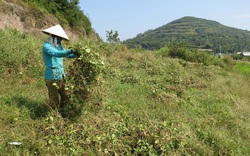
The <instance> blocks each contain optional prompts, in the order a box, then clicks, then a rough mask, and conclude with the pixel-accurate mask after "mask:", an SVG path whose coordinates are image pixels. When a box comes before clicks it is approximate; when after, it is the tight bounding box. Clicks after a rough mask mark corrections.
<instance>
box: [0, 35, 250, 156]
mask: <svg viewBox="0 0 250 156" xmlns="http://www.w3.org/2000/svg"><path fill="white" fill-rule="evenodd" d="M0 34H1V36H0V38H1V39H2V41H4V42H1V43H0V51H1V54H0V57H1V60H2V62H1V63H0V66H1V71H0V72H1V79H0V93H1V95H0V108H1V109H0V120H1V122H0V155H20V156H21V155H25V156H29V155H42V156H44V155H77V156H78V155H211V156H213V155H223V156H224V155H230V156H235V155H243V156H244V155H245V156H247V155H250V122H249V120H250V105H249V103H250V97H249V87H250V83H249V75H248V74H246V73H249V70H248V69H250V66H249V65H248V64H247V63H236V64H235V65H234V67H231V69H230V68H225V69H224V68H221V67H219V66H216V65H204V64H202V63H194V62H189V61H185V60H182V59H178V58H175V59H173V58H170V57H165V56H162V55H161V56H160V55H156V54H155V53H154V52H150V51H141V50H126V48H124V47H123V46H116V45H108V44H104V43H97V42H92V41H90V40H86V39H83V41H82V42H83V43H85V44H86V45H88V46H89V47H91V49H92V50H94V51H96V52H99V53H100V54H101V55H102V56H103V58H104V63H105V69H104V72H103V73H102V79H101V81H102V85H101V86H100V88H96V89H95V91H96V92H98V94H99V95H100V96H101V97H98V98H100V99H101V100H100V99H96V98H97V97H95V96H94V97H93V98H92V99H90V100H89V101H88V102H86V103H74V105H81V108H82V113H81V114H80V115H75V116H68V117H62V116H61V115H60V114H57V113H55V112H53V111H51V110H50V109H49V108H48V107H47V101H48V96H47V90H46V87H45V84H44V80H43V68H44V67H43V62H42V56H41V46H42V43H43V41H42V40H40V39H35V38H34V37H33V36H29V35H28V34H20V33H18V32H16V31H13V30H8V31H0ZM13 36H14V37H13ZM10 43H16V44H10ZM70 44H73V43H68V44H67V45H66V46H70ZM65 61H66V62H65V67H66V71H68V68H67V66H68V65H69V64H71V63H72V61H73V60H65ZM100 93H101V94H100ZM68 111H72V112H74V110H70V109H69V110H68ZM15 141H17V142H21V143H22V144H21V145H19V146H15V145H10V143H11V142H15Z"/></svg>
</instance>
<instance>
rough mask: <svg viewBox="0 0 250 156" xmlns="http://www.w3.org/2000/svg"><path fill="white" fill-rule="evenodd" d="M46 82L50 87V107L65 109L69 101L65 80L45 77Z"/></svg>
mask: <svg viewBox="0 0 250 156" xmlns="http://www.w3.org/2000/svg"><path fill="white" fill-rule="evenodd" d="M45 83H46V86H47V88H48V93H49V100H50V107H51V108H52V109H54V110H59V109H63V108H64V107H65V106H66V104H67V103H68V102H69V96H68V94H67V92H66V90H65V81H64V80H47V79H45Z"/></svg>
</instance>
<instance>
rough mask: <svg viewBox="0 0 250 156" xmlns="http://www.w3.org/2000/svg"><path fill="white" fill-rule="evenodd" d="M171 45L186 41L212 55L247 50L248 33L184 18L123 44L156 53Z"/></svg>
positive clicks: (197, 19) (210, 21)
mask: <svg viewBox="0 0 250 156" xmlns="http://www.w3.org/2000/svg"><path fill="white" fill-rule="evenodd" d="M173 42H186V43H187V44H189V45H190V46H191V47H193V48H198V49H212V50H213V51H214V52H226V53H227V52H229V53H233V52H237V51H244V50H245V51H249V50H250V31H247V30H241V29H236V28H232V27H228V26H225V25H222V24H220V23H219V22H216V21H212V20H207V19H202V18H196V17H190V16H187V17H183V18H180V19H177V20H174V21H172V22H170V23H168V24H166V25H163V26H161V27H159V28H157V29H154V30H148V31H146V32H144V33H142V34H138V35H137V36H136V37H135V38H132V39H128V40H126V41H124V42H123V43H124V44H126V45H127V47H128V48H136V47H141V48H143V49H150V50H156V49H160V48H161V47H163V46H166V45H168V44H171V43H173Z"/></svg>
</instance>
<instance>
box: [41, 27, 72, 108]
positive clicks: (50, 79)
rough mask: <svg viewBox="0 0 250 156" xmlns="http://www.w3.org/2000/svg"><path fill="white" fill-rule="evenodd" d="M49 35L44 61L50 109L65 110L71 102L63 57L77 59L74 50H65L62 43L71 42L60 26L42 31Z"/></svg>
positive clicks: (44, 47) (44, 49)
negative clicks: (67, 90) (67, 91)
mask: <svg viewBox="0 0 250 156" xmlns="http://www.w3.org/2000/svg"><path fill="white" fill-rule="evenodd" d="M42 32H43V33H45V34H47V35H49V38H48V39H47V40H46V42H45V43H44V45H43V60H44V64H45V67H46V68H45V75H44V77H45V83H46V86H47V88H48V93H49V99H50V107H51V108H52V109H54V110H55V111H58V110H59V109H63V108H64V107H65V106H66V104H67V103H68V102H69V96H68V95H67V93H66V91H65V80H64V77H65V73H64V69H63V57H67V58H75V57H76V56H75V54H74V52H73V50H72V49H68V50H66V49H64V48H63V47H62V45H61V41H62V40H63V39H64V40H67V41H68V40H69V38H68V36H67V35H66V33H65V32H64V30H63V28H62V27H61V26H60V25H55V26H52V27H50V28H48V29H45V30H42Z"/></svg>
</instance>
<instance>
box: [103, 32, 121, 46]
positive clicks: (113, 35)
mask: <svg viewBox="0 0 250 156" xmlns="http://www.w3.org/2000/svg"><path fill="white" fill-rule="evenodd" d="M118 36H119V34H118V32H117V31H113V30H111V31H106V37H107V41H108V42H109V43H120V39H119V38H118Z"/></svg>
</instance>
